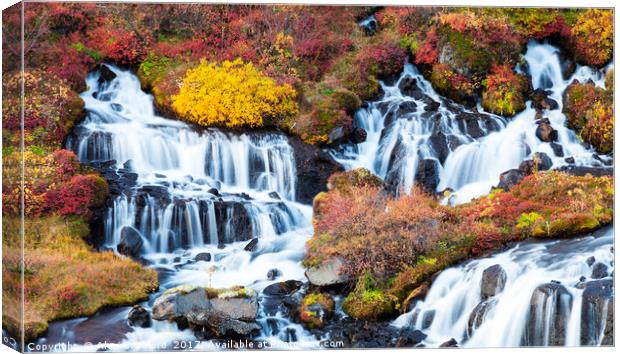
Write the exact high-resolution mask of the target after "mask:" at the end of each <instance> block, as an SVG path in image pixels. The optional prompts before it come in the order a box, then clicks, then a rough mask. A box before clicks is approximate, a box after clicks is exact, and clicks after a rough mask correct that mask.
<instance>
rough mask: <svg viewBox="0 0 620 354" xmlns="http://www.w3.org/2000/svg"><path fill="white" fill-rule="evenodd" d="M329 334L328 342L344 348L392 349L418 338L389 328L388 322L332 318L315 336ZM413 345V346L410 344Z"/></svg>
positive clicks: (394, 328) (417, 334) (391, 327)
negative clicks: (339, 344) (336, 343)
mask: <svg viewBox="0 0 620 354" xmlns="http://www.w3.org/2000/svg"><path fill="white" fill-rule="evenodd" d="M324 333H327V334H329V338H330V340H329V342H332V343H334V342H339V343H342V345H343V347H344V348H364V349H366V348H392V347H395V346H396V344H397V343H398V342H401V345H402V346H408V345H405V344H406V343H408V342H412V343H413V342H415V341H416V339H418V338H420V337H421V335H420V334H419V333H416V334H413V333H405V332H401V330H400V329H398V328H396V327H393V326H390V324H389V322H370V321H362V320H356V319H354V318H351V317H344V318H332V320H330V321H328V323H327V324H326V325H325V327H323V330H322V331H320V332H316V334H317V336H320V335H321V334H324ZM401 336H403V338H401ZM411 345H415V344H411Z"/></svg>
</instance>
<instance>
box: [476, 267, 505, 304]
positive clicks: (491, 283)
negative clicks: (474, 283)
mask: <svg viewBox="0 0 620 354" xmlns="http://www.w3.org/2000/svg"><path fill="white" fill-rule="evenodd" d="M506 279H507V276H506V271H505V270H504V268H502V266H501V265H499V264H496V265H493V266H490V267H489V268H487V269H485V270H484V271H483V272H482V280H481V281H480V297H481V298H482V299H483V300H486V299H488V298H490V297H493V296H495V295H497V294H499V293H500V292H502V290H504V286H506Z"/></svg>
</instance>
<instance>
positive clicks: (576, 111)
mask: <svg viewBox="0 0 620 354" xmlns="http://www.w3.org/2000/svg"><path fill="white" fill-rule="evenodd" d="M610 75H611V76H610V77H612V76H613V73H612V74H610ZM608 86H610V87H609V89H602V88H599V87H596V86H595V85H594V84H593V83H591V82H589V83H585V84H581V83H579V82H576V81H575V82H573V83H572V84H571V85H569V87H568V88H567V89H566V91H565V93H564V107H563V111H564V114H566V117H567V118H568V124H569V126H570V127H571V128H573V129H574V130H575V131H576V132H577V133H578V135H579V136H580V137H581V139H583V140H584V141H586V142H588V143H590V144H592V145H593V146H594V147H595V148H596V149H597V150H598V151H600V152H602V153H609V152H611V151H612V150H613V147H614V115H613V86H612V85H608Z"/></svg>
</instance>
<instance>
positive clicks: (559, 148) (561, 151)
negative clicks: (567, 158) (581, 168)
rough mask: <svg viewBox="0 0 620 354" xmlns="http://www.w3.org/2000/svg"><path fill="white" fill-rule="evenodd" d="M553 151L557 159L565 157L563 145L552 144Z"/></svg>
mask: <svg viewBox="0 0 620 354" xmlns="http://www.w3.org/2000/svg"><path fill="white" fill-rule="evenodd" d="M549 145H550V146H551V150H553V154H554V155H555V156H557V157H564V149H563V148H562V145H561V144H558V143H553V142H552V143H550V144H549Z"/></svg>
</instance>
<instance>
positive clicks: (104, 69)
mask: <svg viewBox="0 0 620 354" xmlns="http://www.w3.org/2000/svg"><path fill="white" fill-rule="evenodd" d="M115 78H116V74H115V73H114V72H113V71H112V70H110V68H109V67H108V66H107V65H105V64H100V65H99V79H98V80H97V82H98V83H99V84H100V85H101V84H103V83H105V82H108V83H109V82H111V81H112V80H114V79H115Z"/></svg>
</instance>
